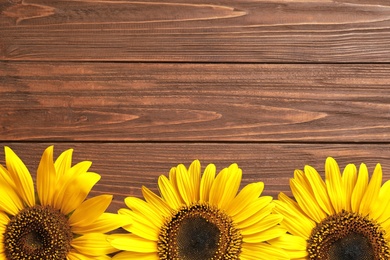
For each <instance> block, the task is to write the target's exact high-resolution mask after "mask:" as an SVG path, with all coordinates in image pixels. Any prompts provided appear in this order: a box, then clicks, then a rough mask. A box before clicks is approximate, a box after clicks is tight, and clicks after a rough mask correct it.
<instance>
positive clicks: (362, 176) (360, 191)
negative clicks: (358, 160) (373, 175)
mask: <svg viewBox="0 0 390 260" xmlns="http://www.w3.org/2000/svg"><path fill="white" fill-rule="evenodd" d="M367 185H368V170H367V166H366V165H365V164H364V163H362V164H361V165H360V167H359V174H358V178H357V181H356V185H355V188H354V189H353V192H352V197H351V208H352V211H353V212H357V213H359V208H360V203H361V201H362V198H363V196H364V193H365V191H366V188H367Z"/></svg>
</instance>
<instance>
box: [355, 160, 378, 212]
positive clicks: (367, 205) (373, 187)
mask: <svg viewBox="0 0 390 260" xmlns="http://www.w3.org/2000/svg"><path fill="white" fill-rule="evenodd" d="M381 185H382V167H381V165H380V164H377V165H376V167H375V170H374V173H373V174H372V177H371V180H370V182H369V184H368V186H367V190H366V191H365V193H364V195H363V198H362V201H361V203H360V207H359V213H360V214H362V215H363V216H366V215H368V214H369V213H370V212H371V209H372V204H373V203H374V202H375V201H376V200H377V199H378V195H379V191H380V188H381Z"/></svg>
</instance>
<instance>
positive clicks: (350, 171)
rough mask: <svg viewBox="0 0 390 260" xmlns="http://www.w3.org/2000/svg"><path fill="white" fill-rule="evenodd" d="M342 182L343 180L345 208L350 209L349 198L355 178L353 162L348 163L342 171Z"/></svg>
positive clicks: (355, 171) (355, 170)
mask: <svg viewBox="0 0 390 260" xmlns="http://www.w3.org/2000/svg"><path fill="white" fill-rule="evenodd" d="M341 178H342V182H343V193H344V194H345V200H346V205H345V208H344V209H345V210H347V211H351V210H352V209H351V198H352V192H353V188H354V187H355V185H356V180H357V169H356V166H355V165H354V164H348V165H347V166H346V167H345V168H344V171H343V176H342V177H341Z"/></svg>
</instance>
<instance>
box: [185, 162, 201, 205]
mask: <svg viewBox="0 0 390 260" xmlns="http://www.w3.org/2000/svg"><path fill="white" fill-rule="evenodd" d="M188 172H189V174H190V179H191V181H190V184H191V190H192V198H191V200H192V201H193V202H198V201H199V198H200V192H199V188H200V180H201V178H200V174H201V166H200V162H199V160H195V161H193V162H192V163H191V165H190V167H189V168H188Z"/></svg>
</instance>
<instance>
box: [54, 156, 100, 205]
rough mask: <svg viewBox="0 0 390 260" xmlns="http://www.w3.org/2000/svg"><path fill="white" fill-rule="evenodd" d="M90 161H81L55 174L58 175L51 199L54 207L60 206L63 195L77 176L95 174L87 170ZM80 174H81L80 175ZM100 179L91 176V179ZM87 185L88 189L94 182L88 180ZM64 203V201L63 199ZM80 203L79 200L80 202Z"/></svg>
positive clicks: (65, 194) (67, 191)
mask: <svg viewBox="0 0 390 260" xmlns="http://www.w3.org/2000/svg"><path fill="white" fill-rule="evenodd" d="M91 164H92V163H91V162H89V161H83V162H80V163H78V164H76V165H75V166H73V167H71V168H70V169H69V170H68V171H66V172H63V173H62V174H59V175H57V176H58V182H57V187H56V190H55V193H54V199H53V207H54V208H56V209H59V208H61V207H62V203H63V200H64V196H67V195H68V194H69V193H70V192H69V190H68V188H69V186H74V185H75V183H77V182H78V181H79V180H77V179H78V178H81V180H82V179H83V178H86V177H88V175H96V173H88V172H87V170H88V169H89V167H91ZM85 174H86V175H85ZM80 175H83V176H81V177H80ZM99 179H100V177H99V178H97V176H92V177H91V181H96V182H97V181H98V180H99ZM87 183H88V185H92V184H93V185H92V186H90V189H91V188H92V187H93V186H94V185H95V184H96V183H93V182H90V181H88V182H87ZM65 203H66V201H65ZM80 203H81V202H80Z"/></svg>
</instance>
